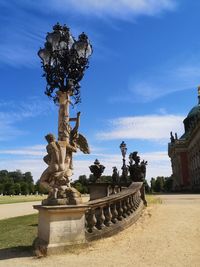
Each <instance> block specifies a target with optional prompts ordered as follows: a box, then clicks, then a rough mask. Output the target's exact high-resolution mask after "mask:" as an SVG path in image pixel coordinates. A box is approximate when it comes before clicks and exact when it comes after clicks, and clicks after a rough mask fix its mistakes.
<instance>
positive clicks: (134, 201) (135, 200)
mask: <svg viewBox="0 0 200 267" xmlns="http://www.w3.org/2000/svg"><path fill="white" fill-rule="evenodd" d="M136 209H137V199H136V195H135V194H134V195H133V210H134V211H135V210H136Z"/></svg>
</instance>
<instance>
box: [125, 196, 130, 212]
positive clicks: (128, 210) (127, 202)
mask: <svg viewBox="0 0 200 267" xmlns="http://www.w3.org/2000/svg"><path fill="white" fill-rule="evenodd" d="M125 201H126V206H127V211H126V213H127V214H128V215H130V214H131V212H130V209H131V207H130V205H129V201H128V197H126V199H125Z"/></svg>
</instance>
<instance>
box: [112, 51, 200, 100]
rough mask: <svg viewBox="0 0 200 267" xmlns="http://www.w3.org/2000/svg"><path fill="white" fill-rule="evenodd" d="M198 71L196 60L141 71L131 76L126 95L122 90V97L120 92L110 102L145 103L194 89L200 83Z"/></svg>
mask: <svg viewBox="0 0 200 267" xmlns="http://www.w3.org/2000/svg"><path fill="white" fill-rule="evenodd" d="M195 56H196V58H198V57H199V55H195ZM188 57H190V55H188ZM199 73H200V64H199V62H197V60H195V61H194V60H192V61H191V62H182V63H180V62H179V64H177V63H173V62H171V63H169V64H166V65H161V66H159V68H158V69H151V70H149V72H148V71H147V72H143V73H142V77H136V76H134V78H133V77H131V78H130V82H129V84H128V86H127V87H128V89H127V91H128V93H127V95H126V94H125V93H124V91H123V97H121V95H122V93H120V95H115V96H113V97H112V98H111V99H110V102H111V103H117V102H129V103H133V102H139V103H140V102H141V103H146V102H151V101H153V100H156V99H158V98H160V97H164V96H166V95H168V94H170V93H173V92H177V91H182V90H189V89H190V90H191V89H195V88H196V87H197V86H198V85H199V83H200V79H199Z"/></svg>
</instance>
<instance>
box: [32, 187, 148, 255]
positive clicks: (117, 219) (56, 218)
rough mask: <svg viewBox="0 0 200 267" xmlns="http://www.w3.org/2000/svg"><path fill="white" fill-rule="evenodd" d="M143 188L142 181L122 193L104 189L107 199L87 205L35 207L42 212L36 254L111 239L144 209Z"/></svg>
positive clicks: (93, 201) (97, 200)
mask: <svg viewBox="0 0 200 267" xmlns="http://www.w3.org/2000/svg"><path fill="white" fill-rule="evenodd" d="M100 188H101V187H99V189H100ZM108 188H110V187H109V186H108ZM142 188H143V183H140V182H138V183H132V184H131V185H130V186H129V187H128V188H123V187H122V188H121V189H122V190H121V191H120V192H119V191H118V189H116V190H112V188H111V190H110V189H109V190H108V191H106V190H105V188H104V187H103V189H102V191H103V194H105V193H106V197H101V198H98V199H94V200H90V201H88V202H87V203H84V204H78V205H52V206H45V205H35V206H34V208H35V209H37V210H38V211H39V222H38V237H37V238H36V240H35V242H34V249H35V253H36V255H41V254H43V255H50V254H55V253H60V252H63V251H65V250H66V249H67V247H69V246H71V245H73V246H74V245H79V244H85V243H88V242H90V241H92V240H95V239H98V238H102V237H106V236H111V235H113V234H115V233H117V232H119V231H121V230H123V229H124V228H126V227H128V226H130V225H131V224H133V223H134V222H135V221H136V220H137V219H138V217H139V216H140V214H141V212H142V209H143V207H144V204H143V202H144V200H142V195H141V192H142V190H141V189H142ZM95 190H96V188H95ZM100 195H101V194H100ZM98 196H99V195H98Z"/></svg>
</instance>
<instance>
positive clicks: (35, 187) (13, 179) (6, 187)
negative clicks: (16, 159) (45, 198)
mask: <svg viewBox="0 0 200 267" xmlns="http://www.w3.org/2000/svg"><path fill="white" fill-rule="evenodd" d="M36 193H39V194H44V193H47V192H45V190H44V189H43V188H41V187H40V186H39V182H38V181H37V182H36V183H35V184H34V180H33V176H32V174H31V172H25V173H22V172H21V171H20V170H16V171H11V172H9V171H7V170H0V194H1V195H29V194H36Z"/></svg>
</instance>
